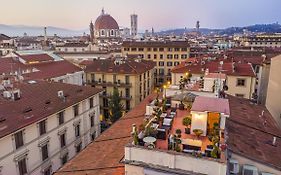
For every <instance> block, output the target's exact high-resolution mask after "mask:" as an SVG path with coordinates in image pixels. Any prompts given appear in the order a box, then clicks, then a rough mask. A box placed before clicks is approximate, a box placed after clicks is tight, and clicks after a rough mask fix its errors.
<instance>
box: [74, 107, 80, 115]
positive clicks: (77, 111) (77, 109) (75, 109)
mask: <svg viewBox="0 0 281 175" xmlns="http://www.w3.org/2000/svg"><path fill="white" fill-rule="evenodd" d="M73 112H74V117H76V116H78V115H79V106H78V105H75V106H73Z"/></svg>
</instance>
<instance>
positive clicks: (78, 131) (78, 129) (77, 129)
mask: <svg viewBox="0 0 281 175" xmlns="http://www.w3.org/2000/svg"><path fill="white" fill-rule="evenodd" d="M79 136H80V124H78V125H76V126H75V137H79Z"/></svg>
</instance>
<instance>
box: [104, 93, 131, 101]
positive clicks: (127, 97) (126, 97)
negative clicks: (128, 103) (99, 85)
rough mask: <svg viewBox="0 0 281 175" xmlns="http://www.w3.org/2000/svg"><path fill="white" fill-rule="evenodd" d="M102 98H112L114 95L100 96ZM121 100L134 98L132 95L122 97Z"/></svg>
mask: <svg viewBox="0 0 281 175" xmlns="http://www.w3.org/2000/svg"><path fill="white" fill-rule="evenodd" d="M100 97H102V98H111V97H112V94H108V93H102V94H100ZM120 98H121V99H124V100H131V99H132V98H133V97H132V96H131V95H122V96H120Z"/></svg>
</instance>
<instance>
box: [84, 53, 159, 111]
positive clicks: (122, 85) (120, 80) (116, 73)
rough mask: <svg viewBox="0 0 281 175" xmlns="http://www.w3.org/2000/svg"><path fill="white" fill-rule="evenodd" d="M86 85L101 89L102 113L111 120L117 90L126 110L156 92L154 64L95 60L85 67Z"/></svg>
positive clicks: (148, 62) (149, 62)
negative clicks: (111, 99) (114, 92)
mask: <svg viewBox="0 0 281 175" xmlns="http://www.w3.org/2000/svg"><path fill="white" fill-rule="evenodd" d="M85 73H86V80H87V84H89V85H92V86H93V87H99V88H102V89H103V90H104V91H103V93H102V94H101V98H100V103H101V113H102V114H103V115H104V116H105V117H108V114H109V99H110V97H111V96H112V94H113V90H114V89H115V88H117V89H118V91H119V95H120V97H121V99H122V103H123V105H124V108H125V110H126V111H129V110H130V109H132V108H133V107H135V106H136V105H137V104H138V103H140V102H141V101H142V100H143V99H144V98H145V97H146V96H148V95H149V94H150V93H151V92H152V91H153V89H154V84H153V80H154V63H153V62H151V61H141V60H139V61H137V60H122V59H121V60H94V61H93V63H91V64H89V65H87V66H86V68H85Z"/></svg>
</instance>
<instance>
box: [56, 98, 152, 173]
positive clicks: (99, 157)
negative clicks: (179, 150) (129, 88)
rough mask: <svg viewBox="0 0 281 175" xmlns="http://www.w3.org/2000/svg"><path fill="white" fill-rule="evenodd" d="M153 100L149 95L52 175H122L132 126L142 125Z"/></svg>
mask: <svg viewBox="0 0 281 175" xmlns="http://www.w3.org/2000/svg"><path fill="white" fill-rule="evenodd" d="M155 97H156V94H151V95H150V96H148V97H147V98H146V99H144V100H143V101H142V102H141V103H140V104H139V105H137V106H136V107H135V108H134V109H132V110H131V111H129V112H128V113H126V114H125V116H123V117H122V118H121V119H119V120H118V121H117V122H116V123H114V124H113V125H112V126H111V127H110V128H109V129H107V130H106V131H105V132H103V133H102V134H101V135H100V136H99V137H98V138H97V140H95V141H94V142H93V143H91V144H90V145H89V146H88V147H87V148H85V149H84V150H83V151H82V152H81V153H80V154H78V155H77V156H76V157H75V158H73V159H72V160H70V161H69V162H68V163H66V165H65V166H63V167H62V168H61V169H60V170H58V172H56V173H55V174H56V175H85V174H88V175H124V174H125V169H124V164H122V163H120V161H121V160H122V159H123V157H124V154H125V153H124V148H125V145H126V144H128V143H129V142H131V141H132V139H131V131H132V124H136V125H137V126H138V125H140V124H141V123H142V122H143V120H144V114H145V106H146V105H147V104H148V103H149V101H150V100H151V99H154V98H155Z"/></svg>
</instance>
